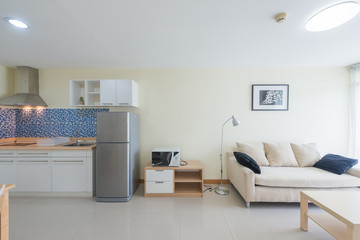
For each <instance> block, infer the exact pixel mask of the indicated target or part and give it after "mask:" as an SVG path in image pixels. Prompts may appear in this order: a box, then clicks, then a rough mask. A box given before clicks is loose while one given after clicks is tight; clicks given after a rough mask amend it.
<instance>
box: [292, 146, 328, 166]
mask: <svg viewBox="0 0 360 240" xmlns="http://www.w3.org/2000/svg"><path fill="white" fill-rule="evenodd" d="M291 148H292V150H293V152H294V155H295V158H296V161H297V162H298V164H299V166H300V167H312V166H313V165H314V164H315V163H316V162H317V161H319V160H320V158H321V156H320V153H319V151H318V148H317V145H316V143H306V144H295V143H291Z"/></svg>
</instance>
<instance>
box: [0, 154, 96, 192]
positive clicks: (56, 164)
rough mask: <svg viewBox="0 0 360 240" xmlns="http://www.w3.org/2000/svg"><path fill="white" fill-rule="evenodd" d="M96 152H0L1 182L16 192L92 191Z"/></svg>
mask: <svg viewBox="0 0 360 240" xmlns="http://www.w3.org/2000/svg"><path fill="white" fill-rule="evenodd" d="M94 151H95V150H48V151H41V150H17V151H16V150H0V183H8V184H11V183H12V184H16V188H14V191H16V192H89V193H91V192H92V191H93V156H94V154H93V152H94Z"/></svg>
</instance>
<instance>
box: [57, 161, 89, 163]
mask: <svg viewBox="0 0 360 240" xmlns="http://www.w3.org/2000/svg"><path fill="white" fill-rule="evenodd" d="M53 162H54V163H82V162H84V161H82V160H78V161H56V160H55V161H53Z"/></svg>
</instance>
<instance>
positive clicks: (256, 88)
mask: <svg viewBox="0 0 360 240" xmlns="http://www.w3.org/2000/svg"><path fill="white" fill-rule="evenodd" d="M252 110H253V111H287V110H289V84H253V85H252Z"/></svg>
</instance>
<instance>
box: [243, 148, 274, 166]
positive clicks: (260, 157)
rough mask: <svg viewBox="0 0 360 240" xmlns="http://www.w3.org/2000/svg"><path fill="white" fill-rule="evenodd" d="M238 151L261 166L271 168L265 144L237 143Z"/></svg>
mask: <svg viewBox="0 0 360 240" xmlns="http://www.w3.org/2000/svg"><path fill="white" fill-rule="evenodd" d="M236 145H237V147H238V151H239V152H242V153H245V154H247V155H249V156H250V157H251V158H252V159H254V160H255V161H256V163H257V164H258V165H259V166H269V162H268V160H267V159H266V157H265V152H264V145H263V143H239V142H237V143H236Z"/></svg>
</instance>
